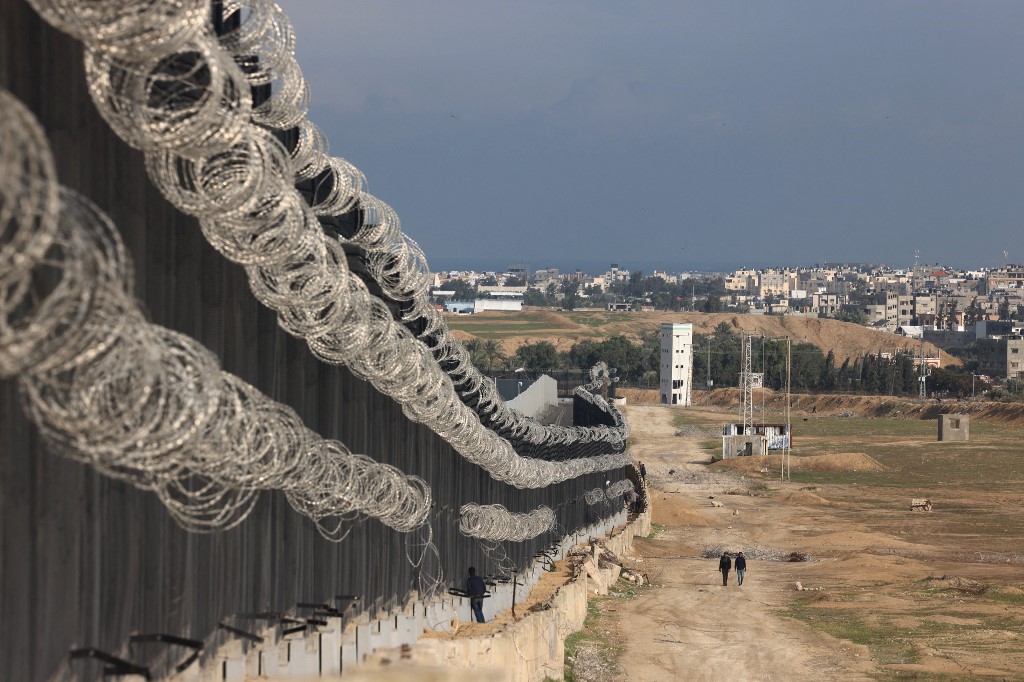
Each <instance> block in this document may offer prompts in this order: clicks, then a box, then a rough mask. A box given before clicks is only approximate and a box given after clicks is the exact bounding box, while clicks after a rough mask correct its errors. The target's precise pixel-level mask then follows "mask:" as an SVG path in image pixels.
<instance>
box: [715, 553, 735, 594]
mask: <svg viewBox="0 0 1024 682" xmlns="http://www.w3.org/2000/svg"><path fill="white" fill-rule="evenodd" d="M731 568H732V559H730V558H729V553H728V552H722V558H721V559H719V560H718V570H719V571H721V572H722V585H723V586H724V585H728V584H729V570H730V569H731Z"/></svg>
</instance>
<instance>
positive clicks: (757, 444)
mask: <svg viewBox="0 0 1024 682" xmlns="http://www.w3.org/2000/svg"><path fill="white" fill-rule="evenodd" d="M747 443H750V445H751V448H750V449H751V453H750V454H752V455H767V454H768V437H767V436H762V435H758V434H748V435H739V436H722V458H723V459H728V458H729V457H739V456H741V455H743V454H745V452H746V449H747Z"/></svg>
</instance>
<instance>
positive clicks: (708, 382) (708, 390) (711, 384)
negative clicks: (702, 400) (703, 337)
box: [704, 335, 714, 407]
mask: <svg viewBox="0 0 1024 682" xmlns="http://www.w3.org/2000/svg"><path fill="white" fill-rule="evenodd" d="M707 369H708V378H707V383H706V384H704V387H705V389H706V393H707V404H708V407H711V387H712V386H714V384H713V383H712V382H711V336H710V335H708V368H707Z"/></svg>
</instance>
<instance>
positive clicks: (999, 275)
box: [988, 264, 1024, 291]
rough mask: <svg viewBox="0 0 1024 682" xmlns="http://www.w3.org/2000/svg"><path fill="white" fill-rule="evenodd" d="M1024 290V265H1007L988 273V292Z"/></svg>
mask: <svg viewBox="0 0 1024 682" xmlns="http://www.w3.org/2000/svg"><path fill="white" fill-rule="evenodd" d="M1020 288H1024V264H1022V265H1007V266H1006V267H1002V268H998V269H996V270H993V271H991V272H990V273H988V290H989V291H996V290H997V289H1020Z"/></svg>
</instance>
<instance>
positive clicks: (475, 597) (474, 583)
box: [466, 566, 487, 623]
mask: <svg viewBox="0 0 1024 682" xmlns="http://www.w3.org/2000/svg"><path fill="white" fill-rule="evenodd" d="M486 592H487V588H486V587H485V586H484V579H483V578H481V577H480V576H478V575H477V574H476V569H475V568H473V567H472V566H470V567H469V577H468V578H466V594H468V595H469V607H470V608H471V609H472V610H473V617H474V618H476V622H478V623H483V622H484V594H485V593H486Z"/></svg>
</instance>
